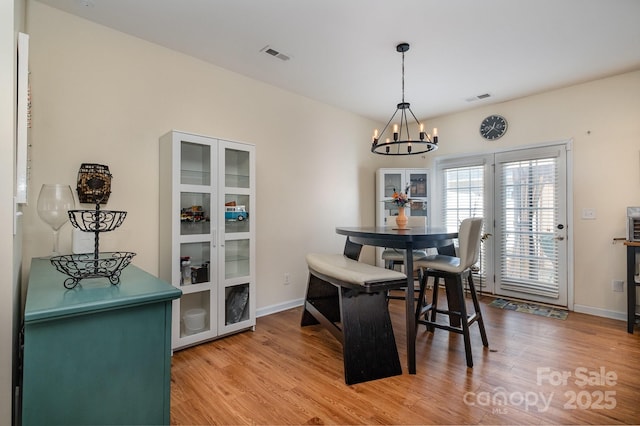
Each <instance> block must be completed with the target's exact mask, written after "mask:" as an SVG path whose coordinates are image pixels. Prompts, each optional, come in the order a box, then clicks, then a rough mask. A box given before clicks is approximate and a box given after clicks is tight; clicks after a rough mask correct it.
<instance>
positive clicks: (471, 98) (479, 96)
mask: <svg viewBox="0 0 640 426" xmlns="http://www.w3.org/2000/svg"><path fill="white" fill-rule="evenodd" d="M490 97H491V95H490V94H488V93H483V94H482V95H477V96H472V97H470V98H467V99H465V101H467V102H473V101H477V100H480V99H487V98H490Z"/></svg>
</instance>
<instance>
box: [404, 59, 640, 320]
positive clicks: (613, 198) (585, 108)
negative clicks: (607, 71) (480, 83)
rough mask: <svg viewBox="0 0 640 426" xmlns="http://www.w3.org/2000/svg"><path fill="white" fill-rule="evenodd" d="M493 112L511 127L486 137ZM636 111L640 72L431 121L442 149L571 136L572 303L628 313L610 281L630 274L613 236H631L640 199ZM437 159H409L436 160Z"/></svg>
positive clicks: (490, 147)
mask: <svg viewBox="0 0 640 426" xmlns="http://www.w3.org/2000/svg"><path fill="white" fill-rule="evenodd" d="M493 113H498V114H501V115H503V116H505V117H506V118H507V119H508V121H509V129H508V131H507V133H506V135H505V136H504V137H502V138H501V139H499V140H497V141H493V142H487V141H485V140H483V139H482V138H481V137H480V135H479V132H478V129H479V126H480V122H481V121H482V119H483V118H484V117H486V116H487V115H489V114H493ZM639 117H640V71H636V72H631V73H627V74H623V75H619V76H616V77H612V78H606V79H602V80H596V81H592V82H589V83H585V84H580V85H576V86H572V87H568V88H564V89H560V90H555V91H551V92H547V93H543V94H540V95H535V96H529V97H526V98H523V99H518V100H514V101H510V102H504V103H501V104H497V105H492V106H486V107H480V108H477V109H473V110H470V111H466V112H462V113H458V114H452V115H449V116H446V117H441V118H439V119H437V120H434V121H433V122H432V123H430V126H431V124H433V125H435V126H437V127H438V130H439V134H440V140H441V143H440V148H439V150H438V151H437V152H436V154H437V156H442V155H456V154H467V153H484V152H494V151H497V150H504V149H509V148H512V147H516V146H524V145H536V144H541V143H547V142H553V141H562V140H572V147H573V153H572V154H573V176H572V177H570V179H571V180H572V184H573V189H574V191H573V199H572V200H571V201H572V202H573V208H574V214H573V235H574V241H572V244H573V249H574V256H575V261H574V264H573V268H574V274H575V280H574V295H575V297H574V303H575V304H574V308H575V310H576V311H582V312H587V313H592V314H596V315H601V316H609V317H617V318H624V316H625V315H626V298H625V297H626V292H623V293H614V292H613V291H612V287H611V281H612V280H614V279H616V280H625V281H626V257H625V256H626V250H625V247H624V246H623V245H622V244H621V243H617V244H613V239H614V238H616V237H625V236H626V228H625V226H626V222H625V221H626V208H627V206H640V119H639ZM433 158H435V156H433V157H429V158H427V159H426V160H422V159H419V158H414V159H412V161H413V162H416V163H421V164H424V161H427V164H428V165H429V166H430V167H431V166H432V161H431V160H432V159H433ZM583 208H595V209H596V213H597V218H596V220H583V219H581V213H582V209H583ZM570 285H571V284H570ZM625 291H626V290H625Z"/></svg>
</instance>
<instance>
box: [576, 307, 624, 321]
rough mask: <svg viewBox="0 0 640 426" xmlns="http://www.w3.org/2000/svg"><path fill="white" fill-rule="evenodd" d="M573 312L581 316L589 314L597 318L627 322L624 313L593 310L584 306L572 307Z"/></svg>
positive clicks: (599, 309)
mask: <svg viewBox="0 0 640 426" xmlns="http://www.w3.org/2000/svg"><path fill="white" fill-rule="evenodd" d="M573 310H574V312H579V313H581V314H589V315H595V316H598V317H604V318H611V319H615V320H620V321H626V320H627V313H626V312H618V311H610V310H608V309H601V308H594V307H593V306H585V305H577V304H574V305H573Z"/></svg>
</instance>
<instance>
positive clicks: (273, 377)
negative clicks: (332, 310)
mask: <svg viewBox="0 0 640 426" xmlns="http://www.w3.org/2000/svg"><path fill="white" fill-rule="evenodd" d="M491 300H492V299H491V298H483V304H482V308H483V311H482V312H483V315H484V317H485V325H486V328H487V334H488V338H489V346H490V347H489V349H488V350H487V349H484V348H483V347H482V343H481V340H480V334H479V332H478V329H477V325H475V324H474V325H472V327H471V336H472V344H473V358H474V367H473V368H472V369H469V368H467V367H466V365H465V357H464V346H463V341H462V336H460V335H454V334H451V333H448V332H446V331H443V330H436V331H435V333H428V332H426V331H425V329H424V326H420V327H419V330H418V336H417V342H416V347H417V352H416V358H417V370H418V371H417V374H415V375H409V374H407V373H406V371H407V370H406V351H405V342H406V340H405V334H404V309H403V307H404V302H403V301H400V300H392V301H390V310H391V314H392V320H393V325H394V332H395V334H396V340H397V342H398V350H399V352H400V360H401V362H402V366H403V371H404V374H402V375H400V376H395V377H391V378H386V379H381V380H376V381H371V382H366V383H360V384H357V385H353V386H347V385H345V384H344V378H343V368H342V352H341V347H340V344H339V343H338V342H337V341H336V340H335V339H334V338H333V337H332V336H331V335H330V334H329V333H328V332H327V331H326V330H324V329H322V328H321V327H320V326H311V327H305V328H301V327H300V317H301V308H296V309H292V310H289V311H285V312H281V313H277V314H274V315H270V316H267V317H262V318H258V321H257V326H256V331H248V332H244V333H240V334H236V335H232V336H228V337H226V338H223V339H220V340H216V341H213V342H209V343H205V344H201V345H199V346H196V347H192V348H188V349H185V350H182V351H178V352H176V353H175V354H174V356H173V359H172V372H171V422H172V424H178V425H205V424H218V425H239V424H261V425H284V424H350V425H352V424H403V425H410V424H411V425H412V424H510V425H511V424H639V423H640V330H639V329H638V328H637V327H636V331H635V333H634V334H633V335H630V334H628V333H627V332H626V323H624V322H622V321H616V320H610V319H605V318H600V317H595V316H590V315H585V314H578V313H573V312H572V313H570V314H569V318H568V319H567V320H565V321H563V320H558V319H552V318H543V317H538V316H535V315H532V314H526V313H519V312H513V311H505V310H500V309H497V308H493V307H490V306H488V305H487V303H489V302H490V301H491Z"/></svg>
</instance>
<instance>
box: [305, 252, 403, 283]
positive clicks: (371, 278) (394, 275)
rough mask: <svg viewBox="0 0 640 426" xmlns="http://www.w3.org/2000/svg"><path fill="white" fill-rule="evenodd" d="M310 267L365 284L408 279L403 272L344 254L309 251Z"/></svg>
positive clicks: (334, 276)
mask: <svg viewBox="0 0 640 426" xmlns="http://www.w3.org/2000/svg"><path fill="white" fill-rule="evenodd" d="M307 265H309V268H311V269H313V270H314V271H316V272H319V273H321V274H323V275H326V276H329V277H333V278H336V279H338V280H340V281H344V282H348V283H352V284H360V285H364V284H365V283H373V282H384V281H394V280H402V279H405V280H406V279H407V276H406V275H405V274H403V273H402V272H398V271H393V270H391V269H385V268H380V267H378V266H373V265H369V264H368V263H364V262H358V261H356V260H352V259H349V258H348V257H346V256H345V255H343V254H337V253H335V254H326V253H309V254H307Z"/></svg>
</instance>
